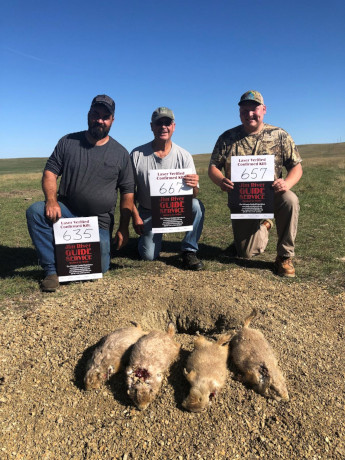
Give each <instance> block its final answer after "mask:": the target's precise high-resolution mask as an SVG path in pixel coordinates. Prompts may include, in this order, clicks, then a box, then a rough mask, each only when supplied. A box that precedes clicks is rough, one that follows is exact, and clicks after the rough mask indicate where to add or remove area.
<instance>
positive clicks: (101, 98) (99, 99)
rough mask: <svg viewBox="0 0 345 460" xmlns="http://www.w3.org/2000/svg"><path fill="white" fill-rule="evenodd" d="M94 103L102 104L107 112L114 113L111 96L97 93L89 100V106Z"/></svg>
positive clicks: (113, 103)
mask: <svg viewBox="0 0 345 460" xmlns="http://www.w3.org/2000/svg"><path fill="white" fill-rule="evenodd" d="M96 104H102V105H104V106H105V107H106V108H107V109H108V110H109V112H110V113H111V114H112V115H114V113H115V102H114V101H113V100H112V98H111V97H109V96H107V95H106V94H99V95H98V96H96V97H94V98H93V99H92V102H91V108H92V107H93V106H94V105H96Z"/></svg>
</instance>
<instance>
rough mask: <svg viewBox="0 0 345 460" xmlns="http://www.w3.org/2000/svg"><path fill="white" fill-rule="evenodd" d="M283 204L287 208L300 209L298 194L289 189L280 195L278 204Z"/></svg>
mask: <svg viewBox="0 0 345 460" xmlns="http://www.w3.org/2000/svg"><path fill="white" fill-rule="evenodd" d="M279 205H281V206H283V207H284V208H286V209H291V210H293V209H296V210H298V209H299V200H298V197H297V195H296V194H295V193H294V192H292V191H291V190H288V191H287V192H285V193H282V194H281V195H280V197H279V200H278V206H279Z"/></svg>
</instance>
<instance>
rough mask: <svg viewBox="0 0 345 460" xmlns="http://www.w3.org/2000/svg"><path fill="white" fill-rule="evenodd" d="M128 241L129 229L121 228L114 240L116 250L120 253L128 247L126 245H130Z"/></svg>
mask: <svg viewBox="0 0 345 460" xmlns="http://www.w3.org/2000/svg"><path fill="white" fill-rule="evenodd" d="M128 239H129V231H128V227H127V228H126V227H125V228H122V229H121V228H120V227H119V229H118V231H117V232H116V235H115V240H114V243H115V246H116V250H117V251H118V250H119V249H121V248H123V247H124V246H126V244H127V243H128Z"/></svg>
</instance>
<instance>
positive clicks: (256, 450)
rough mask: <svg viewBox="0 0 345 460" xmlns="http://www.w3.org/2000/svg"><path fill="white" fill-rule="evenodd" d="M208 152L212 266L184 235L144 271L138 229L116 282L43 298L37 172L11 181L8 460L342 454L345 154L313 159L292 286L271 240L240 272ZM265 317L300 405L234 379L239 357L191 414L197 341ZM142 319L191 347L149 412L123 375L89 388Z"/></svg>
mask: <svg viewBox="0 0 345 460" xmlns="http://www.w3.org/2000/svg"><path fill="white" fill-rule="evenodd" d="M302 147H303V146H302ZM301 150H302V149H301ZM302 154H303V151H302ZM207 157H208V158H209V156H208V155H207ZM208 158H206V155H205V156H200V157H199V158H198V159H197V161H196V163H197V168H198V171H199V174H200V176H201V179H200V181H201V186H202V187H204V189H205V190H204V191H202V192H201V193H203V195H201V199H202V200H203V201H204V202H205V204H206V209H209V212H208V214H206V220H205V228H204V234H203V237H202V240H201V245H200V253H201V254H202V257H203V260H204V261H205V265H206V267H205V270H203V271H202V272H197V273H193V272H186V271H183V270H182V269H181V263H180V260H179V257H178V251H179V240H180V239H181V238H180V235H171V236H170V237H169V238H168V239H167V243H166V245H165V246H164V249H163V253H162V255H161V257H160V259H159V260H157V261H154V262H143V261H140V260H138V257H137V254H136V240H135V237H134V235H133V234H131V235H132V236H131V241H130V243H129V246H128V248H127V249H124V250H123V251H121V252H120V253H116V254H114V257H113V258H112V269H111V270H110V272H109V273H107V274H106V275H105V276H104V278H103V279H101V280H97V281H94V282H76V283H70V284H65V285H63V286H62V287H61V289H60V290H58V291H57V292H56V293H53V294H45V293H41V292H40V291H39V288H38V281H39V279H40V278H41V275H42V274H41V271H40V268H39V267H38V266H37V265H36V263H35V254H34V251H33V249H32V246H31V243H30V240H29V238H28V235H27V233H26V229H25V219H24V217H23V213H24V210H25V208H26V207H27V206H28V205H29V204H30V202H32V201H33V200H37V199H41V198H40V197H41V192H40V189H39V180H40V174H39V173H37V172H36V173H33V174H32V175H31V174H29V173H27V174H18V173H17V172H16V173H12V174H9V173H8V174H6V175H3V176H0V199H1V201H0V206H1V208H0V210H1V228H0V231H1V254H2V260H3V261H4V260H5V264H3V267H2V268H1V273H0V283H1V284H0V288H1V294H2V297H1V301H0V321H1V323H0V326H1V327H0V347H1V356H0V419H1V422H2V423H1V427H0V452H1V458H3V459H100V458H102V459H122V460H125V459H127V460H129V459H181V460H182V459H183V460H184V459H255V458H265V459H279V458H281V459H302V458H304V459H322V460H323V459H339V460H340V459H343V458H345V442H344V440H345V389H344V378H345V370H344V369H345V368H344V362H343V361H344V358H343V357H344V355H345V340H344V338H345V320H344V317H345V315H344V313H345V312H344V305H345V289H344V284H343V282H344V261H342V260H341V259H342V258H343V257H344V256H345V254H344V245H343V246H341V242H340V237H341V235H339V232H340V231H341V230H343V224H344V222H343V220H342V219H344V218H343V217H342V214H341V213H340V211H341V210H343V209H344V208H341V206H343V199H342V198H340V197H339V198H338V199H337V195H338V194H339V193H340V190H341V188H342V187H343V184H344V182H341V181H343V179H341V177H344V145H343V147H342V151H341V152H340V153H339V154H338V152H335V151H333V154H329V155H327V152H326V151H325V153H324V155H323V154H322V152H321V153H320V152H318V153H317V155H315V154H313V152H311V153H310V152H308V151H305V163H304V169H305V176H304V178H303V179H302V182H301V184H300V187H299V190H298V194H299V196H300V200H301V231H300V234H299V240H298V246H297V248H298V249H297V250H298V256H297V261H296V268H297V273H298V277H297V278H296V279H293V280H288V279H281V278H277V277H276V276H275V275H273V273H272V262H273V260H274V256H275V251H274V244H275V240H274V236H273V235H272V242H271V243H270V245H269V247H268V251H267V254H265V255H263V256H262V257H260V258H259V259H256V260H254V261H252V262H250V263H249V262H246V263H241V262H240V261H236V260H234V259H230V258H229V257H228V256H227V254H226V251H225V250H226V247H227V245H228V244H229V243H230V241H231V234H230V222H229V219H228V216H226V213H227V210H226V207H225V201H226V200H225V196H224V195H222V194H220V193H219V192H218V191H217V190H215V189H214V188H213V186H209V185H207V184H208V179H207V177H206V176H205V171H204V170H205V169H207V163H208ZM320 158H321V159H320ZM318 162H320V164H319V167H318V168H317V167H315V165H318ZM317 177H318V179H317ZM334 178H336V182H337V188H335V187H332V190H333V191H334V193H335V195H334V196H332V202H331V203H329V202H328V203H327V202H326V199H324V200H323V198H322V196H321V195H323V196H326V195H327V193H328V188H329V187H328V182H326V183H325V181H326V180H327V181H330V182H329V183H331V181H332V180H334V182H335V179H334ZM303 181H304V182H303ZM315 181H317V182H315ZM339 181H340V184H339ZM318 190H321V193H319V192H318ZM314 195H317V197H318V198H317V203H316V204H315V201H314ZM327 196H328V195H327ZM324 201H325V202H324ZM328 201H329V198H328ZM317 206H319V208H318V209H317ZM327 206H328V208H327ZM338 207H339V209H338ZM327 209H329V210H327ZM320 210H321V214H322V216H321V217H322V219H321V217H320V216H319V213H320ZM316 222H317V223H318V222H320V225H319V224H317V225H315V223H316ZM321 225H325V226H321ZM313 267H315V268H313ZM253 307H255V308H257V310H258V317H257V318H256V319H255V320H254V321H253V323H252V326H253V327H255V328H257V329H259V330H261V331H262V332H263V334H264V335H265V337H266V338H267V340H268V341H269V343H270V344H271V346H272V347H273V349H274V350H275V353H276V356H277V358H278V361H279V363H280V367H281V369H282V371H283V373H284V375H285V377H286V381H287V387H288V391H289V395H290V400H289V401H288V402H280V401H276V400H273V399H268V398H265V397H263V396H261V395H259V394H257V393H256V392H255V391H253V389H251V388H250V387H248V386H246V385H244V384H243V383H241V382H240V381H239V380H238V379H237V378H236V377H237V374H236V369H234V366H233V364H232V363H231V361H229V372H228V378H227V382H226V385H225V387H224V389H223V390H222V391H221V392H220V393H219V395H217V397H216V398H215V399H213V400H212V401H211V404H210V406H209V408H208V409H207V410H206V411H205V412H202V413H189V412H186V411H185V410H184V409H183V408H182V401H183V399H184V397H185V396H186V394H187V393H188V390H189V385H188V383H187V381H186V379H185V377H184V375H183V368H184V365H185V363H186V359H187V357H188V354H189V353H190V351H191V350H192V349H193V341H194V338H195V335H196V333H197V332H199V333H200V334H203V335H206V336H208V337H210V338H211V337H217V335H218V334H221V333H223V332H229V333H230V334H234V333H235V332H236V331H237V330H238V329H239V328H240V327H241V323H242V321H243V319H244V318H245V316H247V314H249V313H250V311H251V310H252V308H253ZM130 321H136V322H138V323H139V324H141V326H142V327H143V328H144V329H146V330H152V329H160V330H164V329H165V328H166V327H167V324H168V322H169V321H173V322H174V324H175V325H176V329H177V334H176V341H178V342H179V343H180V344H181V352H180V356H179V358H178V360H177V361H176V362H175V363H174V364H173V366H172V367H171V370H170V373H169V375H168V376H166V378H165V379H164V382H163V386H162V390H161V392H160V394H159V395H158V397H157V399H156V400H155V401H153V402H152V404H151V405H150V406H149V407H148V408H147V409H146V410H145V411H143V412H140V411H138V410H137V409H135V408H134V407H133V405H132V403H131V401H130V400H129V398H128V396H127V392H126V386H125V375H124V373H123V372H120V373H119V374H117V375H114V376H112V377H111V379H110V381H109V382H108V383H107V384H105V385H104V387H103V388H102V389H101V390H96V391H85V389H84V386H83V376H84V373H85V365H86V361H87V359H88V358H89V357H90V356H91V353H92V350H93V349H94V346H95V344H96V343H97V342H99V340H100V339H101V338H102V337H103V336H104V335H106V334H108V333H109V332H111V331H113V330H115V329H117V328H120V327H123V326H127V325H129V323H130ZM152 359H155V358H154V356H153V357H152Z"/></svg>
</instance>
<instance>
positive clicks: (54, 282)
mask: <svg viewBox="0 0 345 460" xmlns="http://www.w3.org/2000/svg"><path fill="white" fill-rule="evenodd" d="M59 286H60V283H59V278H58V276H57V274H56V273H54V274H53V275H47V276H46V277H45V278H44V280H42V282H41V290H42V291H43V292H55V291H56V290H57V289H58V287H59Z"/></svg>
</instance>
